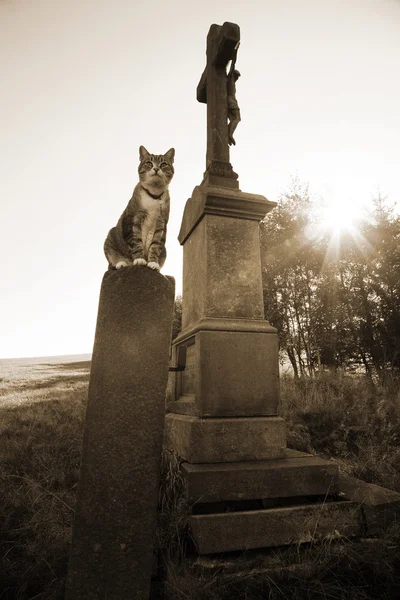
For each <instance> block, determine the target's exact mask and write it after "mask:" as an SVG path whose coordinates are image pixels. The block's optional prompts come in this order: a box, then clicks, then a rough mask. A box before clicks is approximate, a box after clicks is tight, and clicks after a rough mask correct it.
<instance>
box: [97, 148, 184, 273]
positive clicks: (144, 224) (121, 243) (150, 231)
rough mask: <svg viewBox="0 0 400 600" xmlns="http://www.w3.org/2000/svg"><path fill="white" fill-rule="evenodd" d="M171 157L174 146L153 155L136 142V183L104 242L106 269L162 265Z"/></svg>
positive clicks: (155, 267)
mask: <svg viewBox="0 0 400 600" xmlns="http://www.w3.org/2000/svg"><path fill="white" fill-rule="evenodd" d="M174 157H175V150H174V148H171V149H170V150H168V152H166V153H165V154H161V155H157V154H150V153H149V152H148V151H147V150H146V148H144V146H140V148H139V158H140V163H139V169H138V171H139V183H138V184H137V185H136V187H135V189H134V190H133V194H132V198H131V199H130V200H129V202H128V205H127V207H126V208H125V210H124V212H123V213H122V215H121V217H120V218H119V221H118V223H117V225H116V227H113V228H112V229H110V231H109V232H108V235H107V238H106V241H105V242H104V254H105V255H106V258H107V260H108V268H109V269H121V268H122V267H129V266H133V265H146V266H147V267H149V268H150V269H155V270H156V271H159V270H160V268H161V267H162V266H163V264H164V262H165V259H166V256H167V253H166V250H165V240H166V235H167V223H168V218H169V202H170V197H169V191H168V185H169V183H170V181H171V179H172V177H173V175H174V166H173V163H174Z"/></svg>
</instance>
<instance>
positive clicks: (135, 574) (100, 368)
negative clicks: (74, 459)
mask: <svg viewBox="0 0 400 600" xmlns="http://www.w3.org/2000/svg"><path fill="white" fill-rule="evenodd" d="M173 304H174V281H173V279H172V278H167V277H164V276H163V275H161V274H160V273H158V272H156V271H153V270H151V269H148V268H146V267H141V266H137V267H126V268H125V269H121V270H119V271H116V270H110V271H107V272H106V274H105V275H104V278H103V283H102V287H101V292H100V302H99V310H98V318H97V327H96V336H95V342H94V348H93V357H92V368H91V373H90V383H89V399H88V406H87V413H86V422H85V430H84V440H83V453H82V465H81V471H80V477H79V485H78V495H77V505H76V510H75V521H74V527H73V539H72V551H71V559H70V564H69V573H68V580H67V588H66V596H65V598H66V600H104V598H107V599H108V600H127V598H129V599H130V600H145V599H147V598H148V597H149V593H150V582H151V571H152V563H153V541H154V535H155V524H156V511H157V501H158V485H159V470H160V462H161V450H162V438H163V428H164V415H165V391H166V386H167V378H168V365H169V352H170V343H171V326H172V311H173Z"/></svg>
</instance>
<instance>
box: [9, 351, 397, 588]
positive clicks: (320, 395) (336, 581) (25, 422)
mask: <svg viewBox="0 0 400 600" xmlns="http://www.w3.org/2000/svg"><path fill="white" fill-rule="evenodd" d="M88 358H89V357H87V356H86V357H70V358H68V357H61V358H48V359H40V360H39V359H29V360H28V359H25V360H22V359H21V360H18V361H11V360H3V361H0V485H1V492H2V493H1V496H0V600H14V599H15V600H17V599H18V600H33V599H34V598H36V599H38V600H39V599H40V600H62V598H63V586H64V582H65V576H66V572H67V565H68V554H69V545H70V539H71V527H72V521H73V511H74V503H75V493H76V487H77V481H78V471H79V463H80V451H81V443H82V433H83V424H84V414H85V405H86V399H87V386H88V380H89V369H90V362H89V360H88ZM82 359H86V360H82ZM281 383H282V385H281V389H282V404H283V410H284V414H285V418H286V421H287V431H288V442H289V445H290V446H291V447H295V448H297V449H300V450H308V451H313V452H317V453H319V454H321V455H324V456H328V457H334V458H335V459H336V460H338V461H339V464H340V466H341V469H342V470H344V471H346V472H347V473H350V474H353V475H356V476H358V477H360V478H363V479H365V480H366V481H371V482H374V483H378V484H380V485H384V486H387V487H391V488H392V489H397V490H398V491H400V449H399V448H400V443H399V442H400V414H399V410H400V408H399V405H400V397H399V392H398V390H399V386H398V383H397V382H396V381H395V380H391V379H389V380H388V381H387V383H386V384H385V386H376V385H373V384H372V383H371V382H369V381H367V380H365V379H362V378H359V379H357V378H351V377H346V376H344V375H336V376H329V377H322V378H320V379H318V380H316V381H298V382H295V381H293V379H290V378H283V379H282V382H281ZM173 466H174V465H172V466H171V463H168V461H165V462H164V468H163V478H162V487H161V489H162V494H161V502H160V515H159V530H158V540H159V545H160V547H161V548H162V550H163V552H164V555H165V554H166V556H165V559H166V560H165V567H166V568H165V596H164V597H165V599H166V600H203V599H204V600H205V599H207V600H227V599H228V598H229V599H230V598H236V599H239V600H240V599H243V600H261V599H264V598H265V599H267V598H268V599H271V598H272V599H274V600H275V599H276V600H278V599H284V598H287V599H292V598H293V599H294V598H296V600H302V599H303V598H304V599H314V598H315V599H318V600H319V599H321V600H322V599H330V600H336V599H337V600H342V599H345V598H346V599H349V600H350V599H360V600H369V599H371V600H372V599H373V598H382V599H385V598H387V599H392V598H393V599H395V598H399V597H400V536H399V535H398V531H397V528H396V527H394V528H393V529H392V530H391V531H389V532H388V534H387V535H386V536H385V538H384V539H382V540H369V541H368V542H363V543H361V542H359V541H357V542H351V543H349V542H347V541H346V540H343V541H339V542H335V543H332V541H329V542H327V543H322V544H318V545H317V544H315V545H310V546H307V547H303V548H302V550H301V551H300V550H299V548H297V547H296V548H290V549H287V550H284V551H283V550H276V551H273V553H272V554H271V553H270V554H269V555H268V561H269V563H270V564H274V561H275V563H276V562H277V561H278V562H279V564H280V565H282V564H289V565H291V567H290V569H291V570H290V571H289V575H288V571H285V572H284V573H283V572H282V571H281V570H279V569H278V570H277V571H276V572H272V571H271V572H268V573H266V572H265V569H264V570H263V569H261V568H260V560H261V559H260V558H258V559H257V558H251V557H250V558H249V557H246V556H243V557H242V558H241V559H240V560H237V561H236V562H235V563H234V564H235V567H234V568H233V569H232V568H231V569H229V568H225V569H224V571H221V570H220V569H214V570H213V569H210V564H208V566H207V568H206V567H204V568H202V566H201V565H200V566H199V564H197V565H196V568H195V567H194V566H193V565H192V564H191V563H190V561H186V560H182V558H183V557H185V555H186V550H185V543H184V529H185V516H186V512H185V511H186V510H187V508H186V507H185V504H184V502H183V500H182V494H181V490H182V485H181V482H180V480H179V475H178V474H177V471H176V468H175V469H174V468H173ZM175 466H176V465H175ZM264 559H265V557H264ZM249 560H250V561H251V560H253V563H252V564H251V567H250V568H249ZM241 565H242V567H243V568H242V571H241ZM245 565H246V566H245ZM127 600H129V599H127Z"/></svg>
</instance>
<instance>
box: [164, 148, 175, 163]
mask: <svg viewBox="0 0 400 600" xmlns="http://www.w3.org/2000/svg"><path fill="white" fill-rule="evenodd" d="M164 156H167V157H168V158H169V160H170V161H171V162H174V156H175V148H170V149H169V150H168V152H166V153H165V154H164Z"/></svg>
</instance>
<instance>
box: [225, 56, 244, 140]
mask: <svg viewBox="0 0 400 600" xmlns="http://www.w3.org/2000/svg"><path fill="white" fill-rule="evenodd" d="M236 52H237V49H236ZM235 64H236V54H235V58H234V60H232V64H231V68H230V69H229V73H228V76H227V90H226V91H227V100H228V119H229V125H228V144H229V145H230V146H232V144H233V145H236V142H235V139H234V137H233V133H234V131H235V129H236V127H237V126H238V124H239V123H240V121H241V118H240V108H239V104H238V101H237V99H236V81H237V80H238V79H239V77H240V73H239V71H238V70H237V69H235Z"/></svg>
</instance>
